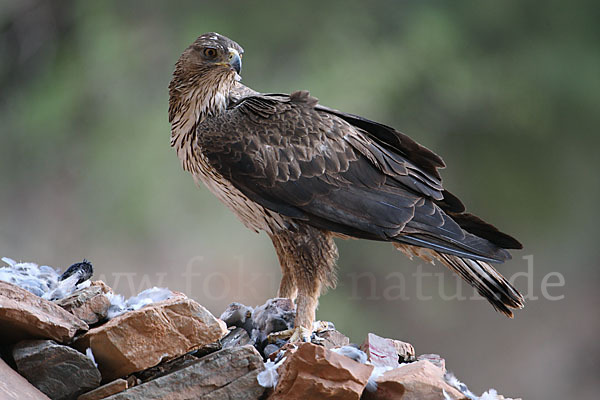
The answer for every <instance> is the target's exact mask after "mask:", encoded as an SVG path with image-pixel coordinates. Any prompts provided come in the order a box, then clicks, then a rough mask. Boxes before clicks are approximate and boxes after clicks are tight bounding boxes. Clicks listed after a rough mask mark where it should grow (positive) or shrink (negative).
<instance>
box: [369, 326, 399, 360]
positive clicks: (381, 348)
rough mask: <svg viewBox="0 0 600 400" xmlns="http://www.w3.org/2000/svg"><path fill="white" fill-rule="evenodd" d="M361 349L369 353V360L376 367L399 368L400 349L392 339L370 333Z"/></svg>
mask: <svg viewBox="0 0 600 400" xmlns="http://www.w3.org/2000/svg"><path fill="white" fill-rule="evenodd" d="M360 349H361V350H362V351H364V352H365V353H366V354H367V357H368V358H369V361H371V362H372V363H373V365H375V366H376V367H391V368H397V367H398V366H400V364H399V363H398V351H397V350H396V346H395V345H394V342H393V340H392V339H386V338H382V337H381V336H377V335H375V334H374V333H369V334H368V335H367V338H366V339H365V342H364V343H363V344H362V346H360Z"/></svg>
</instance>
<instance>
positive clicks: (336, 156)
mask: <svg viewBox="0 0 600 400" xmlns="http://www.w3.org/2000/svg"><path fill="white" fill-rule="evenodd" d="M243 54H244V50H243V49H242V47H240V45H238V44H237V43H236V42H234V41H233V40H231V39H229V38H227V37H225V36H222V35H220V34H218V33H214V32H210V33H206V34H203V35H202V36H200V37H198V39H196V40H195V41H194V42H193V43H192V44H191V45H190V46H189V47H188V48H187V49H185V51H184V52H183V54H182V55H181V57H180V58H179V60H178V61H177V63H176V64H175V70H174V72H173V77H172V80H171V82H170V84H169V122H170V124H171V146H172V147H173V148H175V150H176V151H177V156H178V158H179V160H180V161H181V164H182V166H183V169H184V170H186V171H188V172H190V173H191V174H192V176H193V178H194V180H195V181H196V183H197V184H200V183H203V184H204V185H205V186H206V187H207V188H208V189H209V190H210V191H211V192H212V193H213V194H214V195H215V196H216V197H217V198H218V199H219V200H220V201H221V202H223V203H224V204H225V205H226V206H227V207H228V208H229V209H230V210H231V211H233V213H234V214H235V215H236V216H237V217H238V218H239V219H240V220H241V222H242V223H243V224H244V225H245V226H246V227H248V228H249V229H251V230H253V231H256V232H259V231H264V232H266V234H267V235H268V236H269V237H270V238H271V241H272V242H273V246H274V247H275V251H276V253H277V256H278V259H279V263H280V265H281V271H282V278H281V283H280V285H279V291H278V296H279V297H286V298H289V299H291V300H293V301H295V304H296V317H295V320H294V325H295V329H301V330H304V331H303V332H304V333H306V331H307V330H308V331H311V330H312V327H313V323H314V320H315V311H316V308H317V305H318V299H319V296H320V294H321V293H323V292H324V291H325V290H327V289H328V288H334V287H335V285H336V261H337V257H338V252H337V247H336V245H335V243H334V238H336V237H337V238H345V239H348V238H357V239H369V240H376V241H384V242H390V243H392V244H393V245H394V246H395V247H396V248H397V249H399V250H401V251H402V252H403V253H405V254H406V255H408V256H409V257H410V258H412V257H413V256H417V257H420V258H421V259H424V260H426V261H427V262H434V261H439V262H440V263H441V264H443V265H445V266H447V267H448V268H449V269H451V270H452V271H454V272H455V273H457V274H458V275H459V276H460V277H461V278H463V279H464V280H465V281H466V282H468V283H469V284H470V285H472V286H473V287H474V288H475V289H476V290H477V292H478V293H479V294H481V295H482V296H483V297H485V298H486V299H487V300H488V301H489V302H490V303H491V304H492V306H493V307H494V308H495V309H496V310H498V311H500V312H502V313H504V314H505V315H507V316H509V317H511V318H512V317H513V312H512V309H520V308H523V304H524V299H523V296H522V295H521V294H520V293H519V292H518V291H517V290H516V289H515V288H514V287H513V286H512V285H511V284H510V283H509V282H508V281H507V280H506V279H505V278H504V277H503V276H502V275H501V274H500V273H498V272H497V271H496V269H495V268H494V267H493V266H492V264H493V263H502V262H504V261H505V260H508V259H510V254H509V252H508V251H507V249H521V248H522V245H521V244H520V243H519V242H518V241H517V240H516V239H514V238H513V237H511V236H509V235H507V234H505V233H502V232H500V231H499V230H498V229H497V228H496V227H494V226H493V225H491V224H489V223H487V222H485V221H483V220H482V219H480V218H478V217H477V216H475V215H473V214H470V213H467V212H466V211H465V206H464V205H463V203H462V202H461V201H460V200H459V199H458V198H457V197H456V196H454V195H453V194H452V193H450V192H449V191H448V190H446V189H445V188H444V187H443V185H442V179H441V177H440V173H439V169H441V168H444V167H445V164H444V161H443V160H442V159H441V158H440V157H439V156H438V155H437V154H435V153H434V152H433V151H431V150H429V149H427V148H425V147H424V146H422V145H420V144H419V143H417V142H415V141H414V140H413V139H411V138H410V137H408V136H407V135H405V134H403V133H401V132H399V131H398V130H396V129H394V128H392V127H390V126H386V125H384V124H381V123H378V122H375V121H371V120H369V119H367V118H363V117H360V116H358V115H353V114H349V113H345V112H341V111H338V110H336V109H332V108H329V107H325V106H323V105H321V104H319V103H318V100H317V99H316V98H314V97H312V96H311V95H310V94H309V92H307V91H297V92H293V93H291V94H282V93H260V92H257V91H254V90H253V89H251V88H249V87H246V86H244V85H243V84H242V83H241V82H240V81H241V77H240V72H241V68H242V56H243Z"/></svg>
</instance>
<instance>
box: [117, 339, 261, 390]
mask: <svg viewBox="0 0 600 400" xmlns="http://www.w3.org/2000/svg"><path fill="white" fill-rule="evenodd" d="M264 368H265V367H264V364H263V360H262V357H261V356H260V354H259V353H258V352H257V351H256V349H255V348H254V346H251V345H247V346H241V347H230V348H227V349H223V350H219V351H217V352H215V353H211V354H209V355H207V356H205V357H203V358H201V359H199V360H198V361H196V362H195V363H193V364H191V365H188V366H186V367H185V368H183V369H180V370H178V371H174V372H171V373H170V374H168V375H164V376H161V377H159V378H156V379H154V380H151V381H149V382H146V383H143V384H141V385H139V386H135V387H133V388H131V389H128V390H126V391H124V392H121V393H117V394H115V395H113V396H111V397H108V398H107V400H109V399H110V400H151V399H161V400H190V399H202V400H223V399H227V400H258V399H260V398H262V395H263V393H264V392H265V388H264V387H262V386H260V385H259V384H258V381H257V379H256V377H257V375H258V373H259V372H261V371H262V370H264Z"/></svg>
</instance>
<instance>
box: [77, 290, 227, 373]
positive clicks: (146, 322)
mask: <svg viewBox="0 0 600 400" xmlns="http://www.w3.org/2000/svg"><path fill="white" fill-rule="evenodd" d="M227 333H228V330H227V327H226V325H225V323H224V322H223V321H221V320H220V319H217V318H215V317H214V316H213V315H212V314H211V313H210V312H209V311H208V310H206V308H204V307H202V306H201V305H200V304H198V303H196V302H195V301H193V300H191V299H188V298H186V297H184V296H181V295H178V296H175V297H173V298H170V299H168V300H164V301H161V302H157V303H153V304H150V305H147V306H145V307H142V308H140V309H138V310H135V311H129V312H126V313H124V314H121V315H119V316H118V317H116V318H113V319H111V320H110V321H108V322H107V323H105V324H103V325H101V326H98V327H96V328H93V329H91V330H90V331H88V332H87V333H86V334H84V335H83V336H81V337H79V338H77V339H76V341H75V342H74V344H73V346H74V347H75V348H77V349H78V350H80V351H83V352H85V350H86V349H87V348H88V347H91V348H92V351H93V353H94V357H95V359H96V362H97V363H98V368H99V369H100V372H101V373H102V378H103V379H104V380H105V381H106V380H112V379H115V378H120V377H123V376H125V375H129V374H131V373H133V372H138V371H142V370H144V369H146V368H150V367H153V366H155V365H157V364H159V363H160V362H162V361H165V360H170V359H173V358H176V357H179V356H181V355H183V354H185V353H187V352H189V351H192V350H195V349H197V348H199V347H201V346H204V345H206V344H209V343H213V342H215V341H217V340H219V339H220V338H221V337H223V336H225V335H226V334H227Z"/></svg>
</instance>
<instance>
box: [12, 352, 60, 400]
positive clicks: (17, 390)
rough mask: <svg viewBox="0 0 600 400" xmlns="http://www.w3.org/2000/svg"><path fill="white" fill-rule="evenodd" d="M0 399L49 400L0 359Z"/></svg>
mask: <svg viewBox="0 0 600 400" xmlns="http://www.w3.org/2000/svg"><path fill="white" fill-rule="evenodd" d="M0 399H2V400H50V398H49V397H48V396H46V395H45V394H44V393H42V392H40V391H39V390H38V389H36V388H35V386H33V385H32V384H31V383H29V382H28V381H27V379H25V378H23V377H22V376H21V375H19V374H18V373H17V372H16V371H15V370H14V369H12V368H11V367H10V366H9V365H8V364H6V363H5V362H4V360H2V359H1V358H0Z"/></svg>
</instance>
